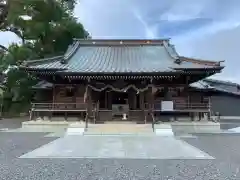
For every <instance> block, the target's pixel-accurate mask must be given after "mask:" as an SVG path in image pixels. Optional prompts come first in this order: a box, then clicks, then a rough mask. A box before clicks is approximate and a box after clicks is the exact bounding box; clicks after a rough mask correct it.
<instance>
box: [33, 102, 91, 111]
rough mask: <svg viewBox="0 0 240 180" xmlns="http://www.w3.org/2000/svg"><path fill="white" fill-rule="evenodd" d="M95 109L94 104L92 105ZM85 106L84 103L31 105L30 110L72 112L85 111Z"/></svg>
mask: <svg viewBox="0 0 240 180" xmlns="http://www.w3.org/2000/svg"><path fill="white" fill-rule="evenodd" d="M93 107H95V104H93ZM86 109H87V104H86V103H32V110H33V111H41V110H45V111H65V110H72V111H81V110H86Z"/></svg>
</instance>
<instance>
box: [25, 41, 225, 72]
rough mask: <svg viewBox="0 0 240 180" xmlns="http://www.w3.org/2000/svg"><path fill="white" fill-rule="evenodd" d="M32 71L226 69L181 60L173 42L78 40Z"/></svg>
mask: <svg viewBox="0 0 240 180" xmlns="http://www.w3.org/2000/svg"><path fill="white" fill-rule="evenodd" d="M24 65H25V66H27V68H28V69H36V70H37V69H42V70H57V71H61V72H75V73H83V74H84V73H153V72H175V71H178V70H183V69H222V68H223V67H222V66H221V65H220V62H214V61H202V60H198V59H193V58H187V57H183V56H179V55H178V53H177V52H176V50H175V48H174V46H173V45H171V44H170V43H169V39H160V40H77V39H76V40H75V43H74V44H73V45H71V46H69V48H68V50H67V51H66V53H65V54H64V55H63V56H57V57H53V58H47V59H41V60H35V61H26V62H25V64H24Z"/></svg>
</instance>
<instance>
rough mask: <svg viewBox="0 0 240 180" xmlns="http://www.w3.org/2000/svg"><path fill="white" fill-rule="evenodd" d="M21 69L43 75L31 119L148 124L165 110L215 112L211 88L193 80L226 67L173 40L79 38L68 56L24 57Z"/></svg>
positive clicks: (169, 111) (200, 112)
mask: <svg viewBox="0 0 240 180" xmlns="http://www.w3.org/2000/svg"><path fill="white" fill-rule="evenodd" d="M21 68H22V69H23V70H25V71H26V72H28V73H30V74H32V75H34V76H36V77H37V78H39V80H41V81H40V82H39V83H38V84H37V85H36V86H35V89H36V94H41V95H38V98H35V100H34V102H33V103H32V108H31V118H36V117H37V116H43V115H41V114H44V116H49V117H50V118H51V117H52V116H55V115H56V116H57V115H58V116H63V117H65V118H66V119H67V118H68V117H69V116H76V117H78V118H79V119H84V120H89V122H92V123H104V122H105V121H114V120H116V121H135V122H137V123H148V122H153V121H155V120H156V119H158V118H160V117H164V115H165V114H170V115H174V116H178V115H181V114H185V115H187V116H192V115H193V114H196V113H197V114H198V116H199V117H201V116H202V115H203V113H208V114H210V106H211V104H210V97H209V96H208V94H207V92H203V91H197V90H196V89H194V88H191V87H190V86H189V84H191V83H193V82H197V81H199V80H201V79H203V78H206V77H208V76H211V75H213V74H215V73H219V72H220V71H221V70H222V69H223V66H221V64H220V61H219V62H215V61H207V60H199V59H194V58H188V57H184V56H180V55H178V53H177V52H176V50H175V48H174V46H173V45H172V44H170V41H169V39H158V40H94V39H90V40H89V39H88V40H79V39H75V40H74V43H73V44H72V45H71V46H69V48H68V50H67V51H66V53H65V54H64V55H62V56H56V57H52V58H46V59H39V60H31V61H25V62H24V63H23V65H22V66H21Z"/></svg>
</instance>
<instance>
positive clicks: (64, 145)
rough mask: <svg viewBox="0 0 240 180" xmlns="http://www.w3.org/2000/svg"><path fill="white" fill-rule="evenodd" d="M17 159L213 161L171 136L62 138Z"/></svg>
mask: <svg viewBox="0 0 240 180" xmlns="http://www.w3.org/2000/svg"><path fill="white" fill-rule="evenodd" d="M20 158H122V159H214V158H213V157H212V156H210V155H208V154H207V153H205V152H203V151H201V150H199V149H197V148H195V147H193V146H191V145H189V144H188V143H186V142H184V141H182V140H180V139H177V138H174V137H158V136H117V135H116V136H79V135H77V136H65V137H63V138H59V139H57V140H55V141H53V142H51V143H49V144H47V145H44V146H42V147H40V148H38V149H36V150H34V151H32V152H29V153H27V154H25V155H23V156H21V157H20Z"/></svg>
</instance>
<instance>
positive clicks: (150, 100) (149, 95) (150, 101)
mask: <svg viewBox="0 0 240 180" xmlns="http://www.w3.org/2000/svg"><path fill="white" fill-rule="evenodd" d="M146 95H147V103H148V114H147V116H148V120H149V121H153V119H152V113H153V112H152V110H153V100H154V99H153V89H152V87H149V88H148V91H147V94H146Z"/></svg>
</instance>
